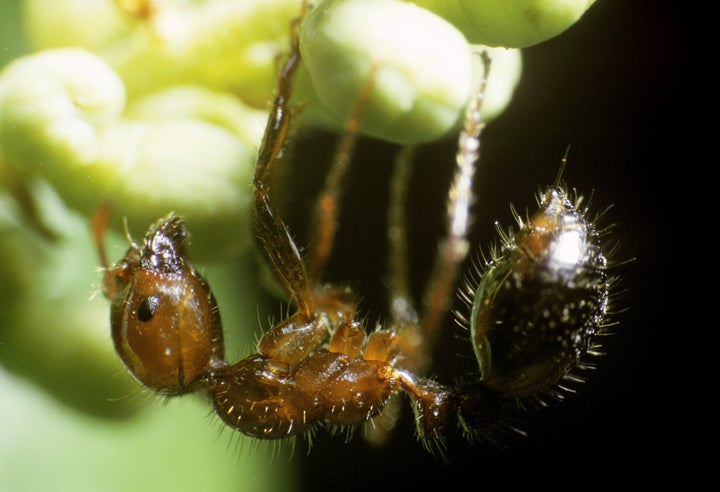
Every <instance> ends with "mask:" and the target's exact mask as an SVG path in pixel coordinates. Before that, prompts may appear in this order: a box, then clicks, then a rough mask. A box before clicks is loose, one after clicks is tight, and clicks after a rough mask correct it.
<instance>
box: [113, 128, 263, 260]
mask: <svg viewBox="0 0 720 492" xmlns="http://www.w3.org/2000/svg"><path fill="white" fill-rule="evenodd" d="M103 137H104V138H103V145H102V148H103V155H102V157H101V161H100V162H101V166H102V167H104V168H109V167H113V168H114V169H116V171H117V174H118V175H119V176H121V179H120V180H118V181H116V182H115V184H114V186H115V187H114V190H112V193H111V194H110V193H108V196H109V197H110V200H111V201H112V204H113V208H114V210H115V212H116V215H117V217H116V222H115V225H116V229H117V228H118V227H120V226H121V223H120V219H121V218H122V217H128V218H131V219H132V220H131V222H130V223H129V224H128V225H129V229H130V232H131V233H132V234H133V236H134V237H137V238H140V237H142V235H143V233H144V231H145V230H146V229H147V227H148V226H149V224H151V223H153V222H155V221H156V220H157V218H158V217H160V216H163V215H164V214H166V213H167V212H168V211H175V212H177V213H178V214H180V215H183V216H184V217H185V218H186V219H187V222H188V226H189V228H190V230H191V231H192V233H193V240H192V249H191V250H192V254H193V257H194V258H200V259H204V258H218V257H227V256H232V255H236V254H237V253H238V252H239V251H243V250H244V249H245V248H247V247H248V246H250V245H251V244H252V238H251V235H250V228H249V217H250V191H251V188H250V186H249V183H250V182H251V176H252V171H253V165H254V162H255V156H254V153H253V152H252V151H251V150H249V149H248V148H247V147H245V146H244V145H243V144H242V142H240V140H239V139H238V138H237V137H236V136H235V135H233V134H232V133H230V132H229V131H228V130H226V129H224V128H221V127H218V126H216V125H212V124H210V123H206V122H203V121H198V120H167V121H156V122H131V121H124V122H122V123H118V124H116V125H114V126H113V127H112V128H110V129H108V131H107V132H105V134H104V135H103Z"/></svg>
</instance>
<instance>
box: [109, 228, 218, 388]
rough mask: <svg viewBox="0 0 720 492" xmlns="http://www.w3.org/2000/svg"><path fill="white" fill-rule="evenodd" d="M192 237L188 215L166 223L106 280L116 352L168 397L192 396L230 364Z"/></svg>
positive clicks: (137, 374) (144, 381)
mask: <svg viewBox="0 0 720 492" xmlns="http://www.w3.org/2000/svg"><path fill="white" fill-rule="evenodd" d="M187 235H188V234H187V229H186V226H185V222H184V220H183V219H182V218H180V217H177V216H174V215H170V216H168V217H165V218H163V219H161V220H160V221H158V222H157V223H156V224H154V225H153V226H152V227H151V228H150V230H149V231H148V233H147V234H146V236H145V239H144V241H143V245H142V246H138V245H136V244H132V245H131V247H130V249H129V250H128V252H127V253H126V255H125V258H124V259H123V260H121V261H120V262H119V263H118V265H117V266H116V267H115V268H112V269H110V270H107V272H106V274H105V278H104V279H103V284H104V286H103V290H104V291H105V293H106V294H110V297H111V299H112V310H111V327H112V330H111V331H112V338H113V342H114V344H115V349H116V351H117V352H118V354H119V355H120V358H121V360H122V361H123V363H124V364H125V366H126V367H127V368H128V370H129V371H130V372H131V373H132V375H133V376H134V377H135V378H136V379H138V380H139V381H140V382H141V383H142V384H144V385H145V386H147V387H148V388H150V389H153V390H155V391H157V392H159V393H162V394H167V395H177V394H182V393H187V392H189V391H192V390H193V385H194V384H195V383H196V381H197V380H198V379H199V378H200V377H201V376H203V375H204V374H206V373H207V372H208V370H209V369H210V368H212V367H218V366H220V365H222V364H224V362H223V357H224V346H223V333H222V326H221V321H220V314H219V312H218V308H217V303H216V302H215V299H214V297H213V294H212V292H211V291H210V288H209V286H208V284H207V282H206V281H205V280H204V279H203V278H202V277H201V276H200V275H199V274H198V273H197V272H196V271H195V269H194V268H193V267H192V265H191V264H190V263H189V262H187V261H186V260H185V252H184V242H185V240H186V238H187Z"/></svg>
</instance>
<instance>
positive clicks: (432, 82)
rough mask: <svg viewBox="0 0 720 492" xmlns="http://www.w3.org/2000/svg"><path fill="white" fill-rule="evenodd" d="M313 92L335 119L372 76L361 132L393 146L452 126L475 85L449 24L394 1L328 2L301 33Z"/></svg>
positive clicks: (464, 46)
mask: <svg viewBox="0 0 720 492" xmlns="http://www.w3.org/2000/svg"><path fill="white" fill-rule="evenodd" d="M300 43H301V45H300V47H301V52H302V56H303V62H304V66H305V69H306V70H307V73H308V75H309V78H310V80H311V83H312V86H313V88H314V91H315V94H317V96H318V98H319V100H320V101H321V102H322V104H323V105H324V106H325V108H326V109H327V110H328V112H329V113H330V114H331V115H332V116H334V117H335V118H336V119H337V120H338V121H344V120H345V119H346V118H347V117H348V116H350V115H351V114H352V112H353V107H354V104H355V102H356V101H357V100H358V97H359V94H360V92H361V87H362V86H363V84H364V83H365V82H366V81H367V80H368V79H370V77H372V82H373V89H372V96H371V98H370V101H369V104H368V106H367V110H366V113H365V115H364V117H363V121H362V129H363V132H364V133H367V134H369V135H373V136H376V137H379V138H382V139H385V140H390V141H394V142H399V143H418V142H425V141H430V140H434V139H437V138H439V137H441V136H443V135H445V134H446V133H448V132H449V131H450V130H452V129H453V128H455V126H456V123H457V122H458V120H459V118H460V116H461V114H462V112H463V110H464V108H465V105H466V104H467V101H468V100H469V96H470V92H471V90H472V85H473V55H472V49H471V47H470V45H469V44H468V43H467V41H466V40H465V38H464V37H463V36H462V34H460V32H459V31H458V30H457V29H455V28H454V27H453V26H452V25H451V24H449V23H448V22H447V21H445V20H443V19H441V18H440V17H438V16H436V15H434V14H432V13H430V12H429V11H427V10H425V9H422V8H419V7H417V6H415V5H413V4H410V3H405V2H401V1H395V0H342V1H337V0H326V1H324V2H322V3H320V4H319V5H317V6H316V7H315V8H314V9H313V10H312V11H311V12H310V13H309V14H308V16H307V17H306V18H305V20H304V22H303V23H302V27H301V31H300Z"/></svg>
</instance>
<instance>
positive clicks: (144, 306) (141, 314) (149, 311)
mask: <svg viewBox="0 0 720 492" xmlns="http://www.w3.org/2000/svg"><path fill="white" fill-rule="evenodd" d="M159 305H160V297H159V296H149V297H146V298H145V299H143V300H142V301H140V304H139V305H138V309H137V318H138V320H140V321H143V322H145V321H150V320H151V319H152V317H153V316H155V313H156V312H157V309H158V306H159Z"/></svg>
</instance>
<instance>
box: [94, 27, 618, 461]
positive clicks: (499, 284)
mask: <svg viewBox="0 0 720 492" xmlns="http://www.w3.org/2000/svg"><path fill="white" fill-rule="evenodd" d="M296 28H297V26H295V29H294V30H293V32H294V36H293V43H292V47H291V52H290V54H289V56H288V58H287V60H286V61H285V63H284V65H283V66H282V69H281V71H280V74H279V77H278V89H277V95H276V98H275V101H274V104H273V107H272V110H271V112H270V116H269V119H268V123H267V126H266V130H265V135H264V138H263V141H262V144H261V148H260V151H259V155H258V160H257V165H256V169H255V175H254V180H253V186H254V188H253V211H254V224H255V233H256V237H257V239H258V246H259V249H260V251H262V253H263V254H264V258H265V261H266V263H267V265H268V266H269V267H270V269H271V271H272V272H273V274H274V276H275V279H276V280H277V282H278V283H279V285H280V286H281V287H282V289H283V290H284V292H285V293H286V295H287V297H288V298H289V299H290V301H291V302H292V305H293V306H294V307H295V309H296V310H295V312H294V313H293V314H291V315H290V316H289V317H288V318H287V319H285V320H283V321H281V322H280V323H277V324H276V325H275V326H273V327H272V328H271V329H270V330H269V331H267V332H266V333H264V334H263V336H262V338H261V339H260V341H259V343H258V344H257V351H256V353H255V354H253V355H251V356H249V357H247V358H245V359H242V360H240V361H238V362H234V363H231V362H228V361H227V360H226V359H225V357H224V348H223V333H222V328H221V323H220V315H219V313H218V308H217V305H216V303H215V300H214V298H213V295H212V293H211V291H210V288H209V286H208V284H207V282H206V281H205V280H204V279H203V278H202V277H201V276H200V275H199V274H198V272H197V271H196V270H195V268H194V267H193V265H192V264H191V262H190V261H189V259H188V257H187V255H186V253H185V250H184V242H185V240H186V238H187V234H188V233H187V230H186V226H185V223H184V221H183V219H182V218H181V217H180V216H178V215H175V214H170V215H168V216H167V217H165V218H163V219H160V220H159V221H158V222H157V223H156V224H154V225H153V226H152V227H151V228H150V230H149V231H148V232H147V234H146V236H145V238H144V241H143V243H142V244H140V245H137V244H134V243H132V242H131V246H130V248H129V250H128V252H127V254H126V256H125V257H124V258H123V259H122V260H121V261H120V262H119V263H118V264H117V265H115V266H114V267H112V268H110V267H109V266H108V262H107V260H105V259H104V252H103V247H102V232H103V227H104V226H103V221H102V220H98V221H96V226H95V235H96V238H97V241H98V245H99V249H100V251H101V256H102V258H103V264H104V266H105V267H106V273H105V278H104V282H103V286H104V289H103V290H104V293H105V295H106V296H107V297H108V298H110V299H111V300H112V315H111V326H112V334H113V341H114V343H115V348H116V350H117V352H118V354H119V355H120V358H121V359H122V361H123V362H124V363H125V365H126V367H127V368H128V370H129V371H130V372H131V373H132V374H133V375H134V376H135V377H136V378H137V379H138V380H139V381H140V382H141V383H142V384H144V385H145V386H147V387H149V388H151V389H153V390H155V391H157V392H159V393H161V394H165V395H179V394H183V393H187V392H191V391H203V392H206V393H207V395H208V396H209V399H210V400H211V402H212V404H213V405H214V408H215V411H216V413H217V415H218V416H219V417H220V418H221V419H222V420H223V421H224V422H225V423H226V424H227V425H229V426H231V427H232V428H234V429H237V430H238V431H240V432H242V433H244V434H246V435H249V436H252V437H255V438H259V439H283V438H288V437H292V436H296V435H298V434H302V433H305V432H307V431H309V430H311V429H312V428H313V427H314V426H315V425H316V424H318V423H320V422H322V423H324V424H328V425H331V426H354V425H356V424H361V423H364V422H368V421H369V420H371V419H373V418H374V417H376V416H378V415H379V414H380V413H381V412H382V411H383V409H384V408H385V407H386V406H387V405H388V404H389V402H390V401H391V399H392V397H393V396H394V395H397V394H398V393H400V392H404V393H405V394H407V395H408V397H409V398H410V400H411V402H412V405H413V410H414V414H415V420H416V424H417V434H418V437H419V439H420V440H421V441H422V442H423V444H424V445H425V446H427V447H428V448H430V449H442V447H443V436H444V435H445V433H446V431H447V430H448V428H449V427H452V426H458V427H459V428H460V430H461V431H462V432H464V433H465V434H466V435H467V436H468V437H469V438H471V439H475V438H481V437H485V436H489V435H491V434H492V432H493V429H497V428H501V427H503V426H508V421H506V420H505V419H504V417H503V416H504V415H506V414H508V413H512V412H513V411H514V410H513V409H514V408H516V402H517V400H518V399H521V398H538V397H539V396H538V395H541V394H551V395H554V396H557V395H559V389H558V388H562V382H563V381H564V380H568V379H577V377H576V376H574V375H573V370H574V369H576V368H577V367H582V365H583V364H584V362H583V360H584V357H585V354H586V353H589V352H592V349H593V347H594V342H593V340H594V338H595V335H597V334H598V333H599V332H600V331H601V330H602V328H603V326H604V324H605V321H604V319H605V314H606V310H607V300H608V289H609V287H610V284H611V278H610V277H609V276H608V274H607V271H606V259H605V256H604V255H603V252H602V249H601V247H600V244H599V233H598V231H596V230H595V228H594V226H593V225H592V223H591V222H590V221H588V220H586V219H585V217H584V212H585V210H584V209H580V207H579V206H578V204H577V203H573V202H572V201H571V200H570V199H568V196H567V193H566V192H565V191H564V190H563V189H562V188H561V186H560V180H559V179H558V180H557V182H556V183H555V185H554V186H552V187H550V188H549V189H548V190H547V191H545V192H544V193H543V194H542V196H541V200H540V210H539V211H538V212H537V213H536V214H535V215H533V216H531V217H529V218H528V219H527V220H526V221H521V220H520V219H519V218H518V221H519V223H520V231H519V233H518V234H517V235H514V236H511V235H509V234H503V235H502V244H501V248H500V249H499V251H497V252H496V253H494V254H493V255H492V258H491V259H490V260H489V261H487V262H486V263H487V264H486V265H485V267H484V269H483V271H482V272H480V273H479V274H478V276H479V277H480V278H479V280H477V281H475V280H472V279H471V280H469V281H468V282H467V283H466V286H465V288H464V289H461V291H460V292H461V294H460V295H461V296H462V297H463V298H464V299H465V300H466V301H467V303H468V304H469V305H470V306H471V309H470V313H469V314H466V315H460V318H461V320H462V321H463V322H464V323H465V324H466V325H467V326H468V327H469V328H470V331H471V334H472V344H473V347H474V352H475V354H476V357H477V359H478V362H479V373H478V374H476V375H474V376H472V377H470V378H467V379H466V380H465V381H464V382H461V383H458V384H456V385H446V384H442V383H439V382H437V381H435V380H432V379H429V378H427V377H426V376H425V374H427V371H428V369H429V368H430V367H431V365H432V360H431V357H430V351H431V348H432V346H433V344H434V343H435V341H436V339H437V337H438V332H439V327H440V326H441V325H442V323H443V321H444V318H445V316H446V314H447V312H448V309H449V306H450V305H451V302H450V301H451V300H452V298H453V296H454V295H455V294H454V292H455V289H456V283H457V277H458V273H459V270H460V268H461V266H462V264H463V261H464V260H465V258H466V255H467V253H468V251H469V249H470V246H469V244H468V239H467V235H468V227H469V223H470V203H471V201H472V200H471V198H472V182H473V175H474V172H475V165H476V161H477V160H478V156H479V147H480V140H479V135H480V131H481V127H482V125H481V122H480V109H481V106H482V98H483V94H484V89H485V83H486V82H485V81H486V78H487V74H488V70H489V65H490V62H489V59H488V58H487V57H486V56H485V57H483V67H484V70H483V77H482V80H481V82H480V83H479V87H478V89H477V93H476V95H475V97H474V98H473V99H472V102H471V104H470V107H469V108H468V111H467V117H466V121H465V127H464V130H463V132H462V133H461V136H460V139H459V143H458V151H457V159H456V161H457V166H456V170H455V175H454V179H453V182H452V184H451V188H450V191H449V192H448V198H447V210H448V214H447V227H446V232H445V235H444V237H443V239H442V240H441V241H440V243H439V244H438V249H437V256H436V262H435V265H434V268H433V272H432V274H431V277H430V280H429V282H428V285H427V287H426V290H425V294H424V298H423V302H422V305H421V307H420V309H416V308H415V307H414V305H413V304H414V303H413V302H412V301H411V299H410V296H409V294H408V293H407V289H406V285H407V278H405V276H406V275H407V274H406V273H405V268H404V264H403V261H404V259H403V254H404V242H405V224H404V218H403V215H402V213H394V214H392V213H391V215H390V216H391V219H390V220H391V224H390V227H391V229H392V230H393V231H394V232H393V234H391V235H390V237H391V239H390V246H391V248H390V249H391V274H392V277H393V279H394V281H393V286H392V289H391V290H392V292H391V296H392V299H391V303H390V304H391V306H392V308H391V320H390V321H389V322H388V323H387V324H386V325H385V326H384V327H382V328H379V329H375V330H373V331H372V332H370V330H368V329H367V327H366V326H364V324H363V322H362V319H363V318H362V317H361V316H360V315H359V313H358V312H357V302H356V299H355V297H354V294H353V292H351V291H350V290H349V289H347V288H344V287H338V286H334V285H328V284H325V283H323V282H322V280H321V273H322V271H323V269H324V266H325V263H326V261H327V258H328V256H329V254H330V251H331V250H332V245H333V241H334V238H335V229H336V228H335V224H336V221H337V216H336V215H337V212H336V209H337V203H336V201H337V196H339V193H338V190H339V188H340V187H341V185H342V176H343V174H344V166H345V164H346V161H347V158H348V156H349V154H350V149H351V148H352V144H353V142H354V139H355V132H356V131H357V123H358V120H359V115H360V114H361V113H362V107H363V106H362V104H363V98H364V97H367V94H366V95H365V96H361V98H360V99H361V100H360V104H359V106H358V107H359V109H358V111H357V112H356V115H355V117H354V119H353V121H351V124H350V125H348V129H347V132H346V135H345V136H344V138H343V143H344V145H342V146H341V147H342V149H343V150H342V151H341V152H340V153H339V155H338V157H337V158H336V160H335V165H334V166H333V167H332V170H331V175H330V178H329V179H328V181H327V185H326V188H325V191H324V192H323V193H322V194H321V197H320V199H319V200H318V204H317V206H316V212H315V221H314V224H315V225H314V229H313V232H312V235H311V237H312V242H311V246H312V247H311V249H310V254H309V255H308V257H307V259H306V258H304V257H303V256H302V255H301V254H300V252H299V248H298V247H297V245H296V243H295V241H294V239H293V238H292V236H291V235H290V233H289V231H288V228H287V227H286V225H285V222H284V221H283V219H282V218H281V217H280V215H279V214H278V212H277V210H276V208H275V206H274V205H273V202H272V200H271V194H270V187H269V186H270V185H269V174H270V172H271V169H272V167H273V165H274V163H275V162H276V161H277V160H278V159H279V158H280V155H281V153H282V150H283V149H284V147H285V146H286V144H287V137H288V133H289V131H290V128H291V120H292V111H291V109H290V108H289V106H288V104H289V100H290V96H291V87H292V80H293V76H294V74H295V72H296V70H297V68H298V66H299V63H300V50H299V46H298V37H297V32H296ZM367 91H371V84H369V85H368V86H367ZM407 166H408V162H407V159H401V160H400V161H399V163H398V168H397V172H396V175H395V178H394V179H395V181H394V187H393V189H394V190H395V191H394V196H395V198H396V200H393V202H396V203H397V202H401V201H402V200H401V199H400V198H401V197H402V196H403V195H404V193H405V191H406V187H407V172H406V167H407Z"/></svg>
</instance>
